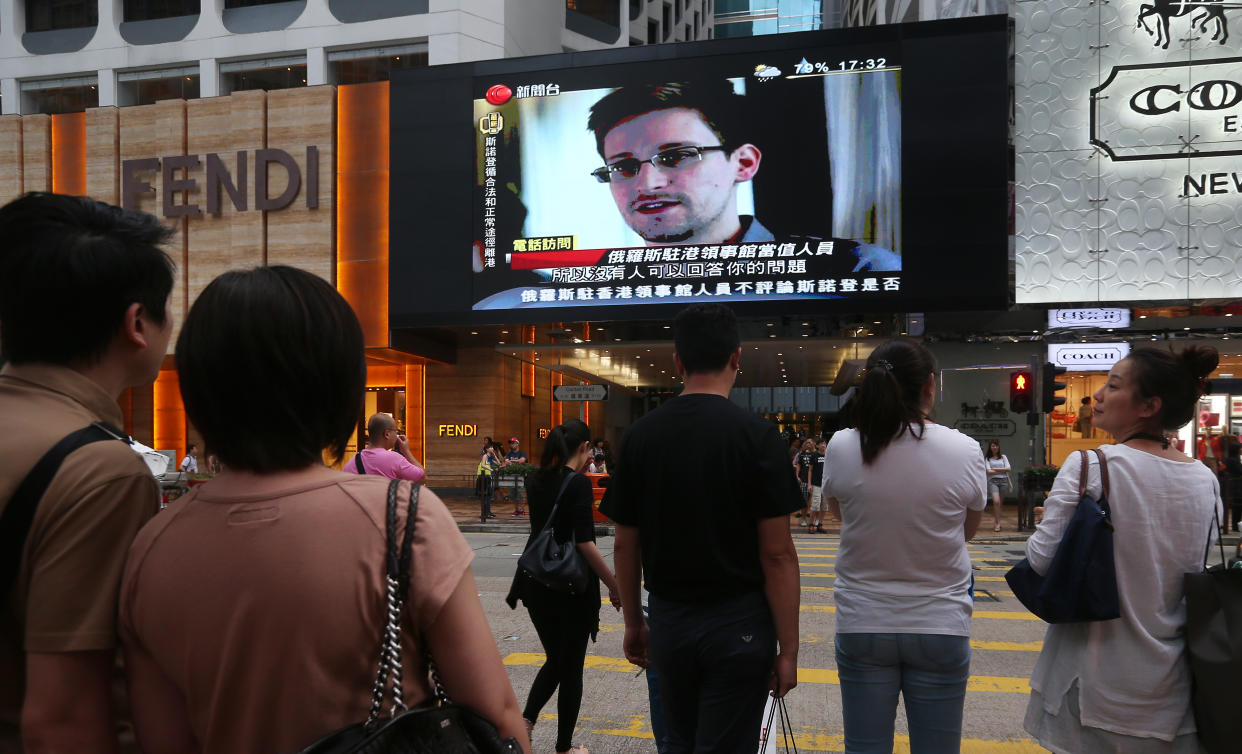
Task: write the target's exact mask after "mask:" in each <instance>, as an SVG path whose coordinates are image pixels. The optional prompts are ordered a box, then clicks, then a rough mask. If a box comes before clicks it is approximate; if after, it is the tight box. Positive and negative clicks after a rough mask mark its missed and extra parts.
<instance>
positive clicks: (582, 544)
mask: <svg viewBox="0 0 1242 754" xmlns="http://www.w3.org/2000/svg"><path fill="white" fill-rule="evenodd" d="M591 457H592V456H591V432H590V430H589V429H587V425H586V424H584V423H582V422H581V421H579V420H578V419H570V420H569V421H567V422H565V423H564V424H562V425H560V426H559V427H556V428H554V429H553V430H552V431H551V432H550V433H549V434H548V438H547V440H546V442H545V443H544V446H543V456H542V458H541V459H540V464H539V471H537V472H535V473H534V474H533V475H532V476H531V479H530V480H529V481H528V483H527V484H528V485H529V488H528V490H527V492H528V495H527V497H528V498H529V505H530V531H531V537H530V539H533V538H534V537H535V535H536V534H538V533H539V532H540V531H541V530H542V529H543V528H544V526H546V525H547V523H548V517H549V516H551V515H552V512H553V508H555V509H556V517H555V519H553V521H552V531H553V534H554V536H555V537H556V539H557V541H560V542H563V541H565V540H566V539H568V538H569V536H570V534H571V533H572V535H573V537H574V541H575V542H577V547H578V555H579V556H581V557H582V558H583V559H584V560H585V561H586V562H587V565H588V566H589V567H590V570H591V577H590V580H589V581H588V583H587V588H586V591H585V592H584V593H583V594H577V595H570V594H565V593H562V592H556V591H553V590H551V589H548V588H546V587H544V586H541V585H540V584H537V583H535V582H534V581H532V580H531V579H529V578H526V577H524V576H523V575H522V574H521V572H520V571H519V572H518V574H517V575H516V576H514V578H513V586H512V587H511V588H510V589H509V596H508V597H507V598H506V600H505V601H506V602H508V603H509V607H511V608H514V609H516V608H517V601H518V600H519V599H520V600H521V601H522V603H523V604H525V605H526V610H527V612H529V613H530V620H531V623H533V624H534V625H535V633H537V634H538V635H539V642H540V643H541V644H542V645H543V650H544V653H545V654H546V655H547V660H546V661H545V662H544V664H543V667H541V668H539V672H538V673H537V674H536V675H535V681H534V683H532V684H531V687H530V695H529V696H528V697H527V699H526V707H525V709H524V710H523V712H522V717H524V718H525V719H526V729H527V730H528V731H531V730H533V729H534V727H535V722H536V721H537V720H538V719H539V712H540V710H542V709H543V706H544V705H545V704H547V703H548V700H549V699H551V698H552V693H553V692H554V691H556V690H557V688H558V687H559V688H560V693H559V694H558V696H557V701H556V708H557V709H556V712H557V720H556V751H557V752H558V753H560V752H572V753H573V754H586V752H587V749H586V747H585V746H573V745H572V741H573V734H574V726H576V725H577V724H578V710H579V709H580V707H581V706H582V670H583V666H584V665H585V663H586V650H587V640H588V639H592V640H593V639H594V638H595V636H596V634H597V633H598V632H599V582H601V581H602V582H604V586H606V587H608V596H609V598H610V599H611V600H612V605H613V607H615V608H616V609H618V610H620V609H621V597H620V593H619V592H618V591H617V580H616V578H615V577H614V576H613V573H612V571H611V570H610V569H609V568H608V564H607V563H605V562H604V556H603V555H602V554H601V553H600V551H599V548H598V547H596V546H595V519H594V505H593V496H592V494H591V481H590V480H589V479H588V478H587V477H585V476H583V475H582V473H581V472H582V470H583V469H584V468H586V466H587V464H588V463H589V462H590V460H591ZM530 539H528V540H527V545H528V546H529V545H530Z"/></svg>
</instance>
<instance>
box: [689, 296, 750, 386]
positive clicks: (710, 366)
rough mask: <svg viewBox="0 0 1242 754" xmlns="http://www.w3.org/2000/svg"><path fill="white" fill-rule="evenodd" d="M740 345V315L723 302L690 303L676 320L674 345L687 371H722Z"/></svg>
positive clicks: (694, 372)
mask: <svg viewBox="0 0 1242 754" xmlns="http://www.w3.org/2000/svg"><path fill="white" fill-rule="evenodd" d="M741 345H742V339H741V336H740V335H739V334H738V327H737V317H736V316H734V314H733V310H732V309H730V308H729V307H727V306H725V305H724V304H691V305H690V306H687V307H686V308H685V309H682V310H681V312H679V313H678V314H677V317H676V319H674V320H673V347H674V348H675V349H677V357H678V358H679V359H681V365H682V367H683V368H685V370H686V374H698V373H701V372H719V371H720V370H721V369H724V368H725V367H726V366H728V364H729V357H730V356H732V355H733V354H734V353H736V352H737V349H738V348H739V347H740V346H741Z"/></svg>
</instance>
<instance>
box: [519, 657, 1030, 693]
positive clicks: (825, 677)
mask: <svg viewBox="0 0 1242 754" xmlns="http://www.w3.org/2000/svg"><path fill="white" fill-rule="evenodd" d="M546 659H547V656H546V655H544V654H543V653H542V652H513V653H511V654H509V655H506V656H505V660H504V663H505V665H507V666H509V667H516V666H538V665H542V664H543V663H544V661H545V660H546ZM585 667H586V669H587V670H606V671H610V672H613V673H630V674H633V675H637V674H638V669H637V668H636V667H635V666H634V665H631V664H630V663H629V662H628V661H627V660H625V659H624V658H620V657H600V656H599V655H588V656H587V658H586V665H585ZM798 683H822V684H830V685H833V686H839V685H840V684H841V679H840V677H839V676H838V675H837V671H835V670H828V669H827V668H798ZM966 690H967V691H986V692H995V693H1001V694H1029V693H1030V692H1031V686H1030V683H1029V682H1028V681H1027V679H1025V678H1010V677H1008V676H1000V675H972V676H971V677H970V680H968V681H967V682H966Z"/></svg>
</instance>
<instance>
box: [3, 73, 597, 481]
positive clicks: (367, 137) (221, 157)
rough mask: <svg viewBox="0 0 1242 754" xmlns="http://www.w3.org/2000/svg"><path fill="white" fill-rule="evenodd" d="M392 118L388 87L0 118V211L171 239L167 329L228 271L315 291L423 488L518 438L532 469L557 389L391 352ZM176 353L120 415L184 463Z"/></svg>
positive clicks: (249, 94) (469, 363)
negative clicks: (131, 219)
mask: <svg viewBox="0 0 1242 754" xmlns="http://www.w3.org/2000/svg"><path fill="white" fill-rule="evenodd" d="M388 104H389V85H388V83H387V82H378V83H369V84H358V85H351V86H340V87H333V86H319V87H309V88H299V89H284V90H277V91H271V92H264V91H244V92H237V93H235V94H231V95H228V96H222V97H212V98H208V99H197V100H169V101H163V102H158V103H156V104H153V105H142V106H135V107H122V108H111V107H108V108H96V109H91V110H87V111H86V112H84V113H71V114H65V115H51V116H49V115H42V114H39V115H20V116H19V115H6V116H2V117H0V202H8V201H9V200H11V199H13V198H15V197H17V196H18V195H20V194H21V193H23V192H26V191H55V192H58V193H67V194H80V195H87V196H91V197H94V198H96V199H99V200H101V201H105V202H109V203H112V204H119V205H123V206H126V207H132V208H136V209H140V210H143V211H145V212H150V213H153V214H156V215H158V216H160V217H161V218H162V219H163V220H164V221H165V222H166V223H167V224H168V225H169V226H171V227H172V228H174V229H175V230H176V234H175V236H174V238H173V240H172V241H171V243H170V244H169V246H168V247H167V250H168V252H169V253H170V254H171V256H172V257H173V259H174V261H175V262H176V263H177V281H176V284H175V287H174V290H173V312H174V316H175V318H176V325H177V326H178V327H179V326H180V323H181V321H182V320H183V319H184V316H185V313H186V311H187V310H188V308H189V306H190V305H191V304H193V302H194V300H195V298H196V297H197V296H198V294H199V292H200V291H202V290H203V288H204V287H205V286H206V285H207V284H208V283H209V282H211V280H212V279H214V278H215V277H216V276H217V275H219V274H221V273H223V272H225V271H227V270H230V269H236V268H247V267H253V266H256V265H273V264H286V265H292V266H296V267H300V268H302V269H305V270H309V271H311V272H313V273H315V274H317V275H320V276H321V277H323V278H324V279H325V280H328V281H330V282H332V283H333V284H334V285H335V286H336V288H337V290H339V291H340V292H341V294H342V295H343V296H345V298H346V299H347V300H348V301H349V302H350V304H351V305H352V306H353V308H354V310H355V312H356V313H357V314H358V318H359V319H360V320H361V322H362V327H363V331H364V334H365V337H366V344H367V356H368V365H369V366H368V392H367V397H366V405H365V411H367V412H370V411H374V410H377V409H378V410H388V411H392V412H393V413H394V414H395V415H396V416H397V417H398V418H399V419H402V420H403V421H401V425H402V427H403V428H404V429H405V431H406V433H407V435H408V436H409V439H410V444H411V449H412V451H413V453H414V455H415V457H417V458H420V459H421V460H423V461H424V462H425V463H427V464H428V468H429V471H430V472H431V478H432V480H433V481H436V480H437V478H440V479H441V480H443V481H448V479H447V478H448V477H449V476H455V475H463V474H471V473H472V472H473V470H474V466H475V464H476V463H477V459H478V450H479V447H480V446H481V443H482V439H483V437H484V436H487V435H490V436H493V437H495V438H496V439H498V440H499V439H502V438H503V439H508V437H510V436H514V435H516V436H519V437H521V438H522V440H523V446H524V448H525V449H526V450H527V452H528V453H530V454H531V455H532V456H535V455H536V454H537V453H538V451H539V450H540V448H539V445H540V442H539V429H543V428H547V427H549V426H554V424H555V423H556V422H559V421H560V416H559V414H560V411H559V404H554V402H553V401H552V399H551V387H552V384H553V382H559V381H560V380H559V379H558V377H559V375H556V374H552V373H549V372H547V371H546V370H542V369H540V370H534V369H533V368H532V367H531V365H530V364H529V363H526V362H522V361H518V360H514V359H512V358H508V357H506V356H503V355H501V354H500V353H498V352H497V350H496V349H495V347H494V345H493V344H487V345H482V344H481V345H480V346H479V347H470V346H469V345H468V344H462V346H463V347H457V348H453V349H452V350H451V351H449V352H448V353H450V354H451V358H445V359H444V362H448V361H452V362H453V363H451V364H450V363H444V362H439V361H436V360H435V358H427V354H419V353H416V352H417V351H418V350H419V349H417V348H407V349H405V350H404V351H402V350H397V349H394V348H392V347H391V344H390V342H389V339H390V335H389V327H388V199H389V150H388V148H389V142H388V133H389V118H388ZM515 329H525V328H515ZM531 329H532V333H531V335H532V336H533V328H531ZM517 339H518V336H515V337H514V340H515V341H516V340H517ZM174 342H175V335H174ZM172 348H173V346H172V344H170V346H169V355H168V356H167V357H166V358H165V363H164V366H165V368H164V369H163V371H161V372H160V377H159V379H158V380H157V381H156V382H155V384H154V385H152V386H150V387H147V388H143V389H134V390H131V391H127V393H126V394H125V396H123V398H122V408H123V410H124V414H125V417H126V429H127V431H129V432H130V433H131V434H132V435H133V436H134V437H135V438H136V439H138V440H140V441H142V442H144V443H147V444H150V445H152V446H153V447H155V448H160V449H176V450H177V453H178V455H179V456H180V455H181V454H184V452H185V449H186V446H187V445H188V443H190V442H195V441H198V440H199V438H198V437H197V434H196V432H195V430H194V427H193V426H191V425H189V423H188V422H187V420H186V416H185V411H184V409H183V407H182V404H181V396H180V392H179V389H178V382H177V373H176V370H175V368H174V367H173V360H172ZM430 355H431V356H433V357H437V356H439V355H440V354H430ZM535 371H538V372H539V374H537V375H536V374H534V372H535ZM575 408H576V406H575ZM306 410H307V411H314V410H315V407H314V406H307V407H306Z"/></svg>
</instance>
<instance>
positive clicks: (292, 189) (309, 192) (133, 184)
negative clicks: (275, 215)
mask: <svg viewBox="0 0 1242 754" xmlns="http://www.w3.org/2000/svg"><path fill="white" fill-rule="evenodd" d="M247 154H248V153H247V152H246V151H245V150H243V151H241V152H238V153H237V169H236V171H235V172H236V176H237V178H236V180H234V178H233V175H234V174H233V173H231V172H229V169H228V167H227V166H226V165H225V164H224V161H223V160H221V159H220V155H218V154H216V153H215V152H209V153H207V154H206V155H204V156H203V157H204V161H205V162H206V175H205V176H204V180H205V184H206V185H205V187H204V188H205V192H204V193H205V194H206V195H207V214H209V215H217V216H218V215H219V214H220V212H221V206H222V205H221V202H220V190H221V189H224V191H225V192H226V193H227V194H228V195H229V201H230V202H232V204H233V209H235V210H237V211H238V212H245V211H247V210H248V209H249V208H250V201H249V194H248V190H249V184H247V182H246V174H247V172H248V168H249V167H250V164H251V161H249V160H248V159H247ZM199 164H200V161H199V159H198V155H193V154H190V155H174V156H172V157H164V158H159V157H145V158H143V159H138V160H122V161H121V206H122V207H124V208H125V209H137V205H138V198H139V197H140V196H141V195H142V194H154V193H155V188H154V187H153V186H152V185H151V184H150V183H149V182H147V181H146V180H143V179H141V178H139V174H141V173H154V172H159V173H160V179H161V180H160V188H161V191H160V194H161V202H160V208H161V214H163V216H164V217H198V216H199V215H202V214H203V210H202V208H201V207H199V205H197V204H189V203H188V199H187V200H186V201H187V203H185V204H174V203H173V198H174V197H175V195H176V194H178V193H180V192H182V191H197V190H198V179H196V178H194V177H192V175H191V171H195V170H197V169H198V166H199ZM253 164H254V209H256V210H278V209H284V208H285V207H288V206H289V205H290V204H293V200H294V199H296V198H297V196H298V191H300V190H301V188H302V170H301V168H299V167H298V163H297V161H295V160H294V159H293V155H291V154H289V153H288V152H286V151H285V150H283V149H256V150H254V159H253ZM273 165H275V166H278V167H279V168H283V169H284V171H285V175H286V177H287V178H288V181H287V182H286V184H285V190H284V191H282V192H281V194H280V196H277V197H271V196H268V193H267V187H268V184H269V181H268V168H270V167H271V166H273ZM182 170H184V171H186V172H185V177H181V173H180V171H182ZM306 207H307V209H316V208H318V207H319V147H307V148H306Z"/></svg>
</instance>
